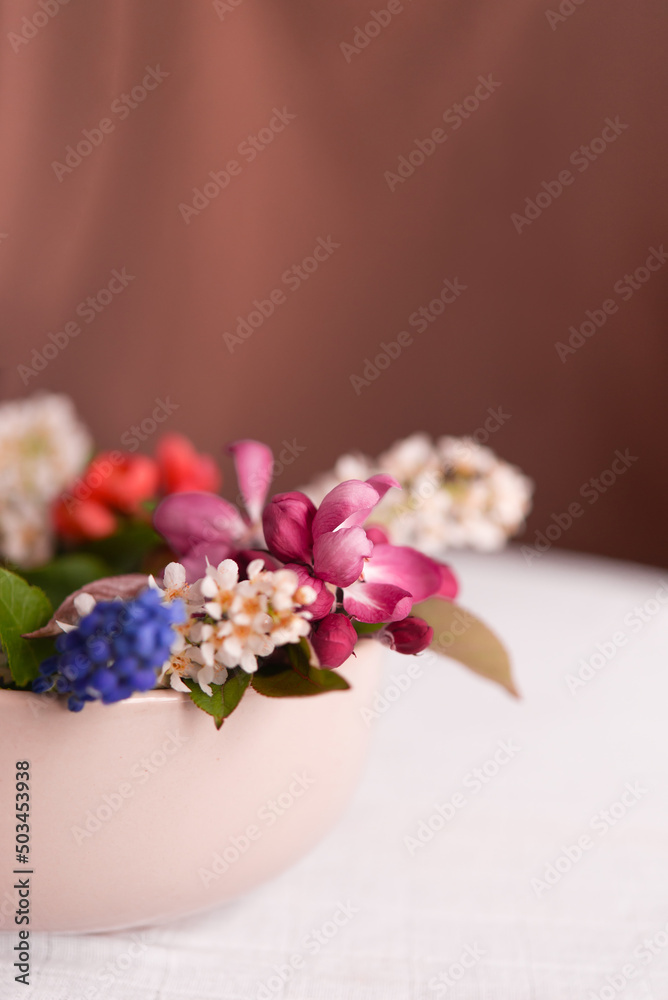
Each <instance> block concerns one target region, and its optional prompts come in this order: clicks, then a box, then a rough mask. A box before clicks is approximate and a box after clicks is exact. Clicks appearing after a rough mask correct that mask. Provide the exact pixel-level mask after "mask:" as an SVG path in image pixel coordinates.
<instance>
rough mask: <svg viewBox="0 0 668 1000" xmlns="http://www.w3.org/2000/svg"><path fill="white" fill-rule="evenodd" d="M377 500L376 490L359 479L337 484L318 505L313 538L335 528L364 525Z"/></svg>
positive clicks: (378, 498)
mask: <svg viewBox="0 0 668 1000" xmlns="http://www.w3.org/2000/svg"><path fill="white" fill-rule="evenodd" d="M379 500H380V496H379V494H378V490H377V489H375V487H373V486H372V485H370V484H369V483H363V482H362V480H361V479H349V480H347V482H345V483H339V485H338V486H335V487H334V489H333V490H330V491H329V493H328V494H327V496H326V497H325V498H324V499H323V501H322V503H321V504H320V507H319V509H318V512H317V513H316V515H315V518H314V519H313V537H314V538H319V537H320V535H324V534H325V532H327V531H334V530H335V529H336V528H342V527H343V528H352V527H355V526H356V525H360V524H364V522H365V521H366V519H367V517H368V516H369V514H370V513H371V511H372V510H373V508H374V507H375V506H376V504H377V503H378V501H379Z"/></svg>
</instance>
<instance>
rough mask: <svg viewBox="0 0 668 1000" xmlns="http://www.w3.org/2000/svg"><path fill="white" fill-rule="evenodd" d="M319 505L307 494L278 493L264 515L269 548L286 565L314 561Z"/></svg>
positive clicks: (263, 524)
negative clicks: (313, 528) (314, 539)
mask: <svg viewBox="0 0 668 1000" xmlns="http://www.w3.org/2000/svg"><path fill="white" fill-rule="evenodd" d="M314 516H315V505H314V504H313V502H312V501H311V500H310V499H309V498H308V497H307V496H306V494H304V493H298V492H294V493H278V494H277V495H276V496H275V497H272V498H271V500H270V501H269V503H268V504H267V506H266V507H265V509H264V513H263V515H262V527H263V529H264V537H265V540H266V542H267V548H268V549H269V551H270V552H272V553H273V554H274V555H276V556H278V558H279V559H282V560H283V561H284V562H293V561H295V560H296V561H297V562H303V563H309V562H310V561H311V550H312V548H313V535H312V532H311V525H312V524H313V518H314Z"/></svg>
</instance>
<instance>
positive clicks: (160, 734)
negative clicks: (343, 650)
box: [0, 641, 381, 931]
mask: <svg viewBox="0 0 668 1000" xmlns="http://www.w3.org/2000/svg"><path fill="white" fill-rule="evenodd" d="M380 657H381V647H380V646H379V645H378V643H376V642H370V641H365V642H361V643H360V644H359V646H358V650H357V657H351V658H350V660H348V662H347V663H346V664H345V665H344V667H343V668H342V673H343V674H344V675H345V676H346V677H347V678H348V680H349V681H350V682H351V684H352V689H351V690H349V691H342V692H338V691H337V692H331V693H329V694H324V695H319V696H316V697H311V698H279V699H274V698H265V697H263V696H261V695H258V694H257V693H256V692H254V691H252V690H249V691H248V692H247V694H246V695H245V697H244V699H243V701H242V703H241V705H240V706H239V708H238V709H237V711H236V712H235V713H234V714H233V715H232V716H231V717H230V718H229V719H228V720H227V721H226V722H225V724H224V725H223V728H222V729H221V730H220V731H219V732H218V731H216V729H215V726H214V723H213V720H212V719H211V718H210V717H209V716H206V715H205V714H204V713H203V712H201V711H200V710H199V709H197V708H195V706H194V705H193V704H192V703H191V702H190V700H189V699H188V698H187V697H186V696H184V695H181V694H178V693H177V692H173V691H151V692H149V693H147V694H144V695H135V696H134V697H132V698H131V699H129V700H128V701H124V702H120V703H119V704H117V705H110V706H105V705H100V704H89V705H87V706H86V707H85V708H84V710H83V711H82V712H80V713H77V714H74V713H72V712H69V711H68V710H67V709H66V708H65V707H64V705H63V703H62V702H61V701H60V700H58V699H52V698H50V697H47V696H44V695H33V694H26V693H23V692H15V691H0V733H2V749H1V750H0V929H2V930H12V931H16V930H17V929H18V928H17V927H16V926H15V924H14V913H15V911H16V908H17V890H16V889H15V888H14V884H15V882H16V881H17V880H18V879H19V878H26V877H27V875H25V874H22V875H15V874H14V869H19V868H21V869H22V870H26V869H27V870H29V871H31V872H32V873H33V874H31V875H30V889H31V891H30V925H29V926H30V928H31V929H32V930H49V931H102V930H105V931H106V930H115V929H119V928H122V927H128V926H133V925H137V924H143V923H151V922H155V921H160V920H166V919H171V918H174V917H179V916H184V915H186V914H190V913H193V912H196V911H198V910H203V909H206V908H208V907H211V906H215V905H216V904H217V903H220V902H222V901H224V900H227V899H230V898H232V897H234V896H237V895H239V894H240V893H243V892H245V891H246V890H248V889H250V888H252V887H253V886H255V885H257V884H258V883H259V882H262V881H264V880H265V879H268V878H270V877H271V876H273V875H275V874H277V873H278V872H280V871H282V870H283V869H285V868H287V867H288V866H289V865H290V864H291V863H292V862H293V861H296V860H297V859H298V858H300V857H301V856H302V855H303V854H304V853H305V852H306V851H308V850H309V849H310V848H311V847H312V846H313V845H314V844H315V843H316V842H317V841H318V840H319V839H320V838H321V837H322V836H323V834H324V833H325V832H326V831H327V830H328V829H329V828H330V827H331V825H332V823H333V822H334V820H335V819H336V818H337V817H338V816H339V814H340V813H341V811H342V809H343V806H344V805H345V803H346V801H347V799H348V797H349V796H350V794H351V792H352V790H353V788H354V785H355V782H356V779H357V776H358V773H359V771H360V766H361V763H362V760H363V756H364V750H365V747H366V744H367V738H368V734H369V730H368V727H367V725H365V723H364V721H363V719H362V714H361V711H360V710H361V709H362V708H363V707H364V706H366V705H368V704H369V701H370V699H371V698H372V696H373V693H374V690H375V687H376V684H377V681H378V676H379V672H380ZM17 761H29V762H30V782H29V784H30V793H29V794H30V816H31V818H30V865H28V866H24V865H20V864H19V863H17V862H16V861H15V856H16V820H15V818H14V817H15V811H16V810H15V796H16V787H15V784H16V783H15V778H16V775H15V764H16V762H17Z"/></svg>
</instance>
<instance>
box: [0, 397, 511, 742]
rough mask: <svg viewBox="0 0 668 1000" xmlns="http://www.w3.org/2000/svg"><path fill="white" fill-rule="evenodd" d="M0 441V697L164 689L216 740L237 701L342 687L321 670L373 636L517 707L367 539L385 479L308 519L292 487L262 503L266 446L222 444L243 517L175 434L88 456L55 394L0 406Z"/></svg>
mask: <svg viewBox="0 0 668 1000" xmlns="http://www.w3.org/2000/svg"><path fill="white" fill-rule="evenodd" d="M66 438H67V440H65V439H66ZM0 446H1V450H0V489H2V490H4V488H5V486H4V484H6V483H12V490H11V491H8V497H11V500H10V499H7V498H4V499H3V496H1V495H0V539H2V549H1V550H0V552H1V554H2V556H3V559H4V562H5V567H4V568H0V642H1V644H2V653H3V656H4V661H3V665H0V686H4V687H9V688H13V689H15V690H31V691H33V692H36V693H38V694H41V695H47V694H51V695H53V696H63V698H66V699H67V705H68V707H69V708H70V709H71V710H73V711H80V710H81V709H83V708H84V707H85V705H86V704H87V703H88V702H94V701H99V702H102V703H103V704H112V703H115V702H118V701H121V700H123V699H126V698H129V697H131V696H132V695H133V694H134V693H136V692H145V691H149V690H152V689H154V688H161V687H162V688H164V687H170V688H172V689H174V690H176V691H180V692H182V693H183V695H184V696H187V697H190V698H191V699H192V701H193V702H194V703H195V705H197V706H198V707H199V708H200V709H202V710H203V711H205V712H207V713H208V714H209V715H211V716H212V717H213V719H214V720H215V724H216V726H217V727H218V728H220V726H221V725H222V724H223V722H224V720H225V719H226V718H227V717H228V716H229V715H230V714H231V713H232V712H233V711H234V709H235V708H236V707H237V705H238V704H239V702H240V700H241V698H242V697H243V695H244V693H245V692H246V690H247V689H248V688H249V687H252V688H253V689H254V690H255V691H257V692H258V693H260V694H262V695H265V696H267V697H286V696H287V697H304V696H312V695H318V694H322V693H325V692H330V691H337V690H338V691H340V690H345V689H346V688H348V687H349V683H348V681H347V680H346V679H345V677H344V676H343V675H342V674H341V673H339V672H338V670H337V668H339V667H341V666H342V665H343V664H344V663H345V662H346V660H348V658H349V657H350V656H351V655H353V654H354V650H355V647H356V645H357V643H358V642H368V641H371V640H372V639H375V640H378V641H380V642H382V643H384V644H386V645H387V646H389V647H391V648H392V649H395V650H397V651H398V652H400V653H404V654H407V655H413V654H416V653H420V652H422V651H423V650H425V649H427V648H428V647H432V648H434V649H436V650H437V651H440V652H445V653H446V654H447V655H449V656H451V657H452V658H454V659H457V660H459V661H460V662H461V663H463V664H465V665H466V666H468V667H470V668H471V669H473V670H474V671H476V672H478V673H480V674H482V675H484V676H486V677H489V678H491V679H493V680H496V681H498V682H499V683H501V684H502V685H503V686H504V687H506V689H507V690H509V691H510V692H512V693H515V689H514V685H513V681H512V677H511V672H510V664H509V661H508V656H507V654H506V652H505V650H504V648H503V646H502V645H501V643H500V642H499V640H498V639H497V638H496V637H495V636H494V634H493V633H492V632H491V631H490V630H489V629H488V628H487V627H486V626H485V625H484V624H483V623H482V622H480V621H479V620H478V619H477V618H475V617H474V616H473V615H471V614H470V613H469V612H467V611H465V610H464V609H463V608H460V607H458V606H457V605H456V604H455V601H454V599H455V597H456V595H457V589H458V586H457V581H456V579H455V577H454V575H453V573H452V571H451V570H450V568H449V567H448V566H447V565H445V564H444V563H442V562H440V561H438V560H437V559H434V558H432V557H431V556H429V555H426V554H424V553H423V552H420V551H418V550H417V549H415V548H412V547H410V546H407V545H403V544H399V545H397V544H393V543H392V542H390V541H389V539H388V537H387V534H386V533H385V532H384V531H382V530H381V529H379V528H378V527H369V525H370V524H372V523H373V522H374V521H376V520H377V518H378V517H379V512H382V510H383V507H384V506H385V509H387V499H386V498H387V497H388V495H391V494H393V493H395V492H396V491H397V490H398V489H400V485H401V484H400V482H399V481H398V478H397V477H395V476H393V475H392V474H390V473H388V472H385V471H380V472H379V471H370V470H366V469H365V472H366V471H370V474H369V475H365V476H364V478H362V476H359V477H351V478H348V479H346V480H345V481H343V482H337V483H335V484H334V485H332V486H331V488H330V489H328V490H327V491H326V492H325V493H324V495H323V496H322V497H321V498H320V499H319V502H318V504H317V505H316V503H315V502H314V500H313V499H312V498H311V497H309V496H308V495H307V494H306V493H305V492H300V491H293V492H286V493H280V494H277V495H275V496H273V497H271V498H269V499H268V493H269V486H270V481H271V470H272V465H273V456H272V453H271V450H270V449H269V448H268V447H267V446H266V445H264V444H261V443H260V442H257V441H239V442H237V443H236V444H233V445H232V446H231V447H230V452H231V454H232V456H233V459H234V463H235V466H236V471H237V478H238V481H239V488H240V496H241V498H242V500H243V504H244V508H245V509H244V511H243V512H242V511H241V510H239V508H238V507H237V506H235V505H233V504H231V503H229V502H228V501H227V500H225V499H223V498H222V497H221V496H220V495H219V494H218V492H217V490H218V488H219V485H220V482H221V477H220V473H219V471H218V469H217V466H216V464H215V462H214V461H213V459H212V458H211V457H210V456H206V455H201V454H199V453H198V452H197V451H196V450H195V449H194V448H193V446H192V445H191V444H190V442H189V441H187V439H185V438H183V437H182V436H180V435H166V436H165V437H163V438H162V439H161V441H160V442H159V444H158V447H157V450H156V455H155V456H154V457H149V456H144V455H133V454H128V453H122V452H106V453H102V454H98V455H96V456H94V457H93V458H92V460H90V461H89V460H88V452H89V446H90V440H89V437H88V435H87V432H86V431H85V429H84V428H83V427H82V426H81V425H80V424H79V423H78V421H77V419H76V416H75V414H74V411H73V410H72V407H71V404H70V403H69V401H68V400H66V399H64V398H62V397H55V396H51V397H41V398H36V399H29V400H26V401H23V402H21V403H11V404H6V405H5V406H4V407H0ZM77 477H78V478H77ZM14 484H18V485H14ZM22 518H23V520H21V519H22ZM16 531H18V541H17V538H16V537H15V534H14V532H16ZM54 605H55V606H56V610H55V611H54V610H53V607H54Z"/></svg>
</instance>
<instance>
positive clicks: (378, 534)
mask: <svg viewBox="0 0 668 1000" xmlns="http://www.w3.org/2000/svg"><path fill="white" fill-rule="evenodd" d="M364 530H365V531H366V534H367V538H370V539H371V541H372V542H373V544H374V545H388V544H389V541H390V536H389V535H388V533H387V532H386V531H385V528H381V526H380V525H379V524H367V525H365V527H364Z"/></svg>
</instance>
